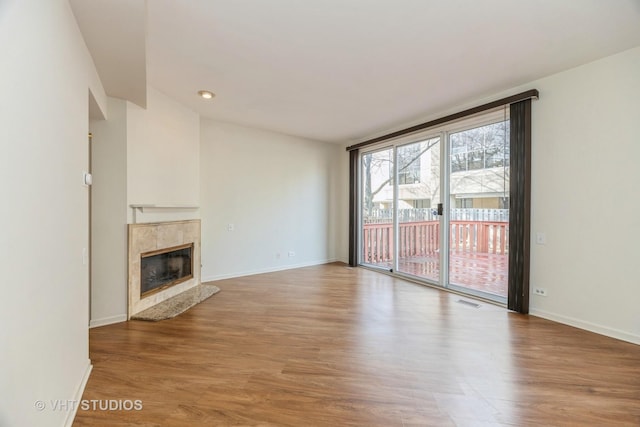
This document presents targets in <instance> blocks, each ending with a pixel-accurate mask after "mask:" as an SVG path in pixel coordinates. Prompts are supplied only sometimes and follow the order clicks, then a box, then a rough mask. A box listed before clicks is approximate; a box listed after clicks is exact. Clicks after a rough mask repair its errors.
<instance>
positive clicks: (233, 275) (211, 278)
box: [201, 258, 342, 283]
mask: <svg viewBox="0 0 640 427" xmlns="http://www.w3.org/2000/svg"><path fill="white" fill-rule="evenodd" d="M332 262H342V261H341V260H339V259H337V258H332V259H325V260H321V261H311V262H305V263H302V264H293V265H292V264H290V265H285V266H281V267H272V268H265V269H260V270H251V271H242V272H237V273H228V274H219V275H217V276H207V277H203V278H202V280H201V281H202V283H204V282H215V281H216V280H224V279H234V278H236V277H244V276H253V275H255V274H264V273H274V272H276V271H284V270H294V269H296V268H303V267H313V266H314V265H323V264H330V263H332Z"/></svg>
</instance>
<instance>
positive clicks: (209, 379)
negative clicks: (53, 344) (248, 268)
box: [74, 264, 640, 427]
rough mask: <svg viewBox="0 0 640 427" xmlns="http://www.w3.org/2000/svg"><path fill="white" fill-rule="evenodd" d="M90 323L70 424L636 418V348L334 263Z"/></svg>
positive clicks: (597, 422)
mask: <svg viewBox="0 0 640 427" xmlns="http://www.w3.org/2000/svg"><path fill="white" fill-rule="evenodd" d="M216 285H217V286H218V287H220V288H221V290H222V291H221V292H220V293H218V294H217V295H215V296H213V297H212V298H210V299H208V300H207V301H205V302H203V303H202V304H200V305H198V306H196V307H194V308H192V309H191V310H189V311H188V312H186V313H184V314H182V315H180V316H179V317H177V318H175V319H171V320H165V321H162V322H157V323H151V322H141V321H131V322H125V323H120V324H116V325H110V326H105V327H101V328H95V329H92V330H91V331H90V356H91V360H92V362H93V364H94V369H93V372H92V374H91V377H90V379H89V382H88V384H87V388H86V390H85V393H84V395H83V399H95V400H107V399H112V400H126V399H130V400H136V399H138V400H141V401H142V404H143V408H142V410H140V411H124V410H123V411H100V410H82V409H80V410H79V411H78V414H77V416H76V420H75V423H74V426H181V427H182V426H236V425H238V426H303V425H307V426H385V427H386V426H556V425H557V426H574V425H575V426H588V425H594V426H613V425H628V426H638V425H640V346H636V345H633V344H629V343H625V342H622V341H617V340H614V339H610V338H606V337H603V336H600V335H596V334H592V333H589V332H586V331H582V330H579V329H575V328H571V327H568V326H564V325H560V324H557V323H553V322H550V321H546V320H543V319H539V318H536V317H531V316H522V315H518V314H515V313H510V312H508V311H506V310H504V309H502V308H500V307H497V306H493V305H489V304H485V303H481V304H480V307H479V308H474V307H471V306H469V305H466V304H462V303H459V302H458V301H459V300H460V299H465V298H461V297H460V296H458V295H454V294H450V293H446V292H442V291H438V290H435V289H430V288H427V287H423V286H420V285H415V284H411V283H408V282H405V281H403V280H400V279H396V278H392V277H389V276H386V275H383V274H380V273H376V272H373V271H369V270H366V269H362V268H349V267H346V266H344V265H342V264H328V265H323V266H317V267H308V268H302V269H297V270H289V271H284V272H277V273H270V274H262V275H256V276H250V277H244V278H238V279H230V280H224V281H219V282H216Z"/></svg>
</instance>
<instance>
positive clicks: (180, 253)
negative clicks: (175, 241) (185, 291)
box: [140, 243, 193, 298]
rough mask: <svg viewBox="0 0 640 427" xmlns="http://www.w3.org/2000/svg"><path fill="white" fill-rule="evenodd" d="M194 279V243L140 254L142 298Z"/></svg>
mask: <svg viewBox="0 0 640 427" xmlns="http://www.w3.org/2000/svg"><path fill="white" fill-rule="evenodd" d="M192 277H193V243H188V244H186V245H180V246H174V247H171V248H166V249H160V250H156V251H151V252H145V253H141V254H140V297H141V298H142V297H147V296H149V295H152V294H154V293H156V292H159V291H161V290H163V289H166V288H169V287H171V286H174V285H177V284H178V283H182V282H185V281H187V280H189V279H191V278H192Z"/></svg>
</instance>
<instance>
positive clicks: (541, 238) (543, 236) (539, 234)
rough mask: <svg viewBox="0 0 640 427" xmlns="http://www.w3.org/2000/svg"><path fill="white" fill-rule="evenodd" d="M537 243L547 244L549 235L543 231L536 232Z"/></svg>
mask: <svg viewBox="0 0 640 427" xmlns="http://www.w3.org/2000/svg"><path fill="white" fill-rule="evenodd" d="M536 243H537V244H538V245H546V244H547V235H546V234H545V233H544V232H543V231H538V232H537V233H536Z"/></svg>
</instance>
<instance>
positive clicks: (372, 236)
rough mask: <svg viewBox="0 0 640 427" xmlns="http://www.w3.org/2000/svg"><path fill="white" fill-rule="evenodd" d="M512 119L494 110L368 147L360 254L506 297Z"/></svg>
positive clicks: (379, 264)
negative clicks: (422, 133)
mask: <svg viewBox="0 0 640 427" xmlns="http://www.w3.org/2000/svg"><path fill="white" fill-rule="evenodd" d="M501 113H502V114H501ZM506 117H507V116H506V111H500V112H494V113H493V114H491V115H486V116H485V117H481V118H477V117H476V118H474V119H473V120H469V121H467V122H463V123H457V124H456V126H455V127H454V126H450V127H448V128H442V129H438V131H437V132H431V133H430V134H428V135H425V136H424V137H420V136H414V137H411V138H410V139H406V138H405V139H404V140H403V141H396V142H395V143H393V144H390V145H389V146H386V147H383V148H381V149H378V150H375V151H369V152H364V153H362V154H361V156H360V206H361V211H360V212H361V216H360V218H361V224H360V236H359V239H360V240H359V247H360V248H361V253H360V258H359V262H360V263H361V264H363V265H366V266H370V267H376V268H382V269H385V270H387V271H390V272H392V273H394V274H395V273H397V274H400V275H405V276H410V277H412V278H415V279H417V280H420V281H424V282H426V283H429V284H433V285H438V286H442V287H445V288H451V289H453V290H456V291H459V292H463V293H468V294H473V295H476V296H481V297H484V298H488V299H492V300H495V301H498V302H506V297H507V279H508V250H509V248H508V240H509V239H508V236H509V234H508V233H509V229H508V228H509V224H508V221H509V135H508V132H509V122H508V120H506Z"/></svg>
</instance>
